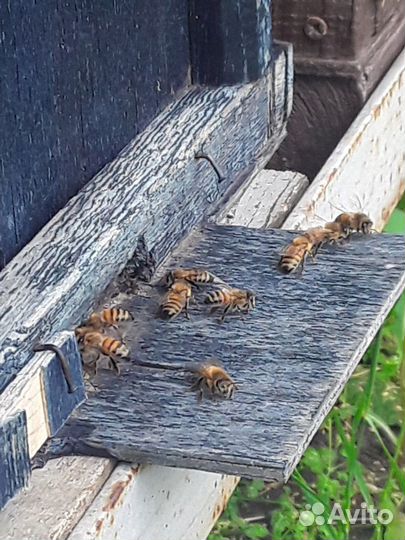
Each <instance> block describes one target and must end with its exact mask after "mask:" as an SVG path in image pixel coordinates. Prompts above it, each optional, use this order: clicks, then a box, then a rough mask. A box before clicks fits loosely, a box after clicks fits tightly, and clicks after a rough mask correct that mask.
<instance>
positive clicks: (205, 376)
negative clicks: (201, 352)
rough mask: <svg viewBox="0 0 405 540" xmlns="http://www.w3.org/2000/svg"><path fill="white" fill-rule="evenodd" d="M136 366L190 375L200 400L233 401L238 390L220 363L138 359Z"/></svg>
mask: <svg viewBox="0 0 405 540" xmlns="http://www.w3.org/2000/svg"><path fill="white" fill-rule="evenodd" d="M134 365H135V366H141V367H146V368H149V369H157V370H164V371H166V370H167V371H177V372H182V373H184V374H190V375H191V377H192V386H191V390H197V391H198V393H199V397H200V399H201V398H202V397H210V398H222V399H232V397H233V395H234V392H235V390H237V389H238V387H237V385H236V383H235V382H234V381H233V380H232V378H231V377H230V376H229V375H228V373H227V372H226V371H225V369H224V368H223V367H222V365H221V364H220V363H218V362H217V361H215V360H209V361H207V362H204V363H202V364H200V363H194V362H190V363H184V364H169V363H167V364H166V363H160V362H149V361H145V360H140V359H139V358H136V359H135V360H134Z"/></svg>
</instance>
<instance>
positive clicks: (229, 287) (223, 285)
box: [211, 274, 232, 290]
mask: <svg viewBox="0 0 405 540" xmlns="http://www.w3.org/2000/svg"><path fill="white" fill-rule="evenodd" d="M211 275H212V277H213V278H214V281H213V283H215V284H217V285H222V287H224V288H225V289H227V290H229V289H232V287H231V286H230V285H228V283H226V281H224V280H223V279H221V278H219V277H218V276H216V275H215V274H211Z"/></svg>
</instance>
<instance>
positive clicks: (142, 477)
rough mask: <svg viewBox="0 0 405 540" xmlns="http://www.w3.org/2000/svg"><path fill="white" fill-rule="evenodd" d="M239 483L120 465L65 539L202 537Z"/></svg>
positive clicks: (227, 478) (178, 471) (225, 478)
mask: <svg viewBox="0 0 405 540" xmlns="http://www.w3.org/2000/svg"><path fill="white" fill-rule="evenodd" d="M237 483H238V478H236V477H234V476H223V475H218V474H213V473H204V472H201V471H190V470H185V469H170V468H167V467H159V466H150V465H144V466H134V465H130V464H121V465H119V466H118V467H117V468H116V469H115V471H114V472H113V474H112V475H111V477H110V478H109V480H108V482H107V483H106V485H105V486H104V488H103V489H102V491H101V492H100V494H99V496H98V497H97V498H96V500H95V501H94V503H93V505H92V506H91V508H90V509H89V511H88V512H86V514H85V516H84V517H83V519H82V520H81V522H80V523H79V525H78V526H77V527H76V528H75V529H74V531H73V532H72V534H71V535H70V536H69V540H83V539H84V538H97V540H113V539H119V540H127V539H128V538H131V540H149V539H155V538H156V539H157V538H158V539H159V540H173V539H174V538H175V539H176V540H197V539H202V538H206V537H207V536H208V534H209V532H210V530H211V528H212V523H213V521H215V520H216V519H218V517H219V516H220V515H221V513H222V511H223V510H224V508H225V507H226V504H227V502H228V500H229V497H230V496H231V494H232V492H233V490H234V488H235V486H236V485H237ZM35 540H36V539H35Z"/></svg>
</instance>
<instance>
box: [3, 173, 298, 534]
mask: <svg viewBox="0 0 405 540" xmlns="http://www.w3.org/2000/svg"><path fill="white" fill-rule="evenodd" d="M291 182H292V183H293V182H296V183H297V185H300V182H301V178H300V177H299V176H296V175H294V174H293V175H292V176H291ZM252 184H253V185H256V183H255V182H254V181H253V182H252V183H251V182H248V186H250V185H252ZM265 188H266V189H267V192H266V191H265ZM292 191H294V189H293V187H292ZM240 192H243V193H245V192H246V190H245V189H244V188H243V187H242V188H241V189H240ZM261 193H262V195H263V198H264V199H265V200H267V201H268V204H269V206H271V208H272V209H273V213H274V215H275V216H279V213H280V212H281V211H283V210H284V211H285V212H286V213H288V211H289V210H290V209H291V208H292V205H293V204H294V201H293V199H292V198H289V199H288V203H289V204H291V206H290V207H289V208H286V209H283V208H280V207H279V205H281V204H283V201H282V200H281V199H280V198H279V199H278V203H277V204H274V203H273V200H272V197H276V196H278V193H276V192H275V191H274V189H273V187H272V186H271V185H270V184H269V183H267V182H265V183H264V184H263V191H261ZM237 198H238V197H237V194H236V196H235V200H236V199H237ZM248 199H249V200H253V198H252V197H248ZM261 211H262V208H261V207H258V208H257V207H256V206H255V205H252V206H249V207H246V212H247V213H248V214H249V218H250V217H251V218H252V219H253V221H255V218H254V216H255V214H256V213H257V212H261ZM271 216H272V214H269V216H268V222H269V226H271V224H272V219H271ZM246 217H247V216H244V215H243V214H240V213H237V215H236V216H235V218H234V220H233V223H234V224H235V225H244V224H245V219H246ZM217 220H218V223H224V224H225V223H226V221H225V218H224V217H223V216H222V215H221V216H218V217H217ZM72 460H73V461H72ZM108 464H110V465H108ZM108 467H110V468H111V467H112V461H111V460H108V459H105V458H88V457H75V458H69V457H64V458H58V459H56V460H53V461H51V462H50V463H49V464H47V465H46V467H45V468H44V469H42V471H36V470H35V471H34V472H33V475H32V479H31V484H30V487H29V489H28V490H27V491H26V492H25V493H24V494H23V495H20V496H18V497H17V498H16V499H14V500H13V501H12V502H11V503H9V505H8V506H7V508H6V510H5V511H3V513H1V514H0V527H1V525H2V524H7V523H13V528H12V531H10V536H7V539H6V540H19V539H20V538H23V534H24V532H25V530H26V529H27V528H30V530H31V533H30V534H31V538H30V539H29V540H45V539H46V540H48V537H47V536H46V531H45V530H44V528H43V527H44V526H43V525H42V524H46V527H47V529H46V530H48V531H51V533H50V535H51V534H52V531H57V532H55V533H54V535H53V536H49V538H52V540H64V539H65V537H66V534H67V532H66V531H69V530H71V529H72V528H73V527H74V526H75V525H76V523H77V521H78V520H79V519H80V517H81V513H82V512H83V511H84V509H83V508H82V506H81V505H80V506H79V507H77V505H76V504H75V503H74V504H73V505H72V508H71V509H70V508H69V502H70V501H72V500H74V498H75V497H74V494H75V492H76V495H77V499H78V500H81V494H82V492H83V491H84V492H90V493H91V494H92V496H93V497H94V495H95V494H96V492H97V488H98V487H100V486H99V484H97V483H96V482H93V475H92V471H94V478H96V479H97V478H98V476H99V473H98V471H99V469H100V468H103V469H104V468H108ZM128 467H129V466H128V465H127V464H119V465H118V466H117V467H116V468H115V470H114V477H113V479H112V480H111V482H109V483H108V484H106V485H105V486H104V487H103V489H102V490H101V492H100V496H99V497H98V498H97V500H95V501H94V504H93V505H92V506H91V507H90V509H89V511H88V512H87V513H86V515H85V517H83V519H82V520H81V521H80V523H79V524H78V525H77V528H76V529H75V531H74V533H75V535H76V536H77V537H78V538H87V537H89V538H92V537H93V536H94V529H95V528H96V527H97V524H98V523H99V522H101V521H102V522H103V527H102V532H101V531H100V535H104V536H102V539H103V540H116V535H120V534H121V536H122V538H123V540H125V538H126V536H127V535H129V534H131V535H132V534H135V532H136V533H137V534H139V540H147V539H146V538H145V534H146V533H145V531H146V530H147V531H148V533H149V535H150V538H152V539H153V538H157V537H158V538H161V540H165V538H163V537H162V535H164V534H166V535H167V540H171V538H172V537H173V531H175V533H176V535H177V536H178V538H179V540H181V539H182V538H184V540H193V539H194V538H195V539H202V538H205V537H206V536H207V534H208V532H209V530H210V529H211V527H212V525H213V523H214V522H215V520H216V519H217V518H218V516H219V515H220V513H221V511H222V509H223V507H224V505H225V504H226V499H227V498H228V497H229V496H230V494H231V492H232V490H233V487H234V486H235V485H236V484H237V481H238V479H237V478H236V477H234V476H224V475H220V474H215V473H204V472H201V471H193V470H183V469H175V468H168V467H159V466H148V467H141V468H140V470H139V472H138V475H137V477H136V479H135V481H131V482H129V484H128V486H127V488H126V489H125V490H124V492H123V495H122V497H121V498H120V504H119V505H118V506H117V512H115V511H114V510H113V509H111V510H109V512H108V518H109V519H105V517H106V512H105V511H104V510H103V508H104V506H105V504H106V501H108V500H110V497H111V485H116V483H117V482H121V481H122V482H125V481H126V480H127V479H128V476H127V474H128ZM134 467H135V465H134ZM75 468H76V469H77V472H76V473H75ZM49 478H52V483H51V485H49V484H48V485H47V479H48V480H49ZM44 485H47V489H46V491H45V492H44V493H43V489H44ZM65 486H69V489H68V491H67V496H66V501H65V499H63V500H61V497H60V494H61V493H62V492H64V491H65ZM38 493H43V497H44V499H43V500H44V502H43V504H41V508H43V509H44V510H43V511H41V517H40V519H39V520H37V519H34V518H33V510H34V509H35V508H36V507H37V500H38ZM167 494H169V500H170V505H168V504H166V502H165V501H166V499H165V497H167ZM162 499H163V500H162ZM190 500H192V501H193V504H192V505H191V504H190ZM120 509H122V510H120ZM117 513H118V515H117ZM112 514H113V515H114V519H113V520H112V519H111V515H112ZM17 515H18V516H19V519H18V521H17V520H15V516H17ZM128 515H131V519H127V517H126V516H128ZM2 517H3V519H1V518H2ZM124 530H127V531H128V534H126V533H124V532H123V531H124ZM138 531H139V532H138ZM118 537H119V536H118ZM27 540H28V539H27ZM69 540H71V537H69ZM134 540H136V537H135V538H134Z"/></svg>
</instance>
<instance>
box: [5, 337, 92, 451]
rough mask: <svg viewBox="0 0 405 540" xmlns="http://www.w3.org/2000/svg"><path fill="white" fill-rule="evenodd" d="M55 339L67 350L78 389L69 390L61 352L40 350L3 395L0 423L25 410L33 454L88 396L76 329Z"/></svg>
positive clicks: (55, 342) (62, 348) (56, 343)
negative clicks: (60, 359)
mask: <svg viewBox="0 0 405 540" xmlns="http://www.w3.org/2000/svg"><path fill="white" fill-rule="evenodd" d="M51 341H52V343H54V344H55V345H56V346H58V347H60V349H61V351H62V352H63V353H64V354H65V357H66V360H67V361H68V363H69V365H70V371H71V374H72V378H73V382H74V384H75V387H76V390H75V392H74V393H69V392H68V387H67V384H66V381H65V379H64V376H63V371H62V368H61V365H60V361H59V359H58V358H57V356H56V355H55V354H54V353H52V352H45V353H36V356H35V359H34V360H33V361H32V362H30V363H29V364H28V365H27V366H25V367H24V368H23V369H22V370H21V372H20V373H19V374H18V376H17V377H16V379H15V380H14V381H13V382H12V383H11V384H10V385H9V386H8V387H7V389H6V390H5V391H4V392H3V393H2V394H1V395H0V425H1V424H2V423H3V422H5V421H6V419H7V417H8V416H9V415H10V414H16V413H17V412H18V411H25V414H26V418H27V440H28V447H29V455H30V457H33V456H34V455H35V454H36V452H37V451H38V449H39V448H40V447H41V446H42V445H43V443H44V442H45V441H46V439H47V438H48V437H51V436H53V435H55V433H56V432H57V431H58V429H59V428H60V427H61V426H62V425H63V424H64V422H65V421H66V420H67V418H68V417H69V415H70V414H71V412H72V411H73V410H74V409H75V408H76V407H77V406H78V405H79V404H80V403H82V402H83V401H84V399H85V397H86V394H85V390H84V384H83V376H82V366H81V356H80V353H79V351H78V348H77V342H76V339H75V336H74V333H73V332H61V333H60V334H58V335H56V336H54V338H53V339H52V340H51Z"/></svg>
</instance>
